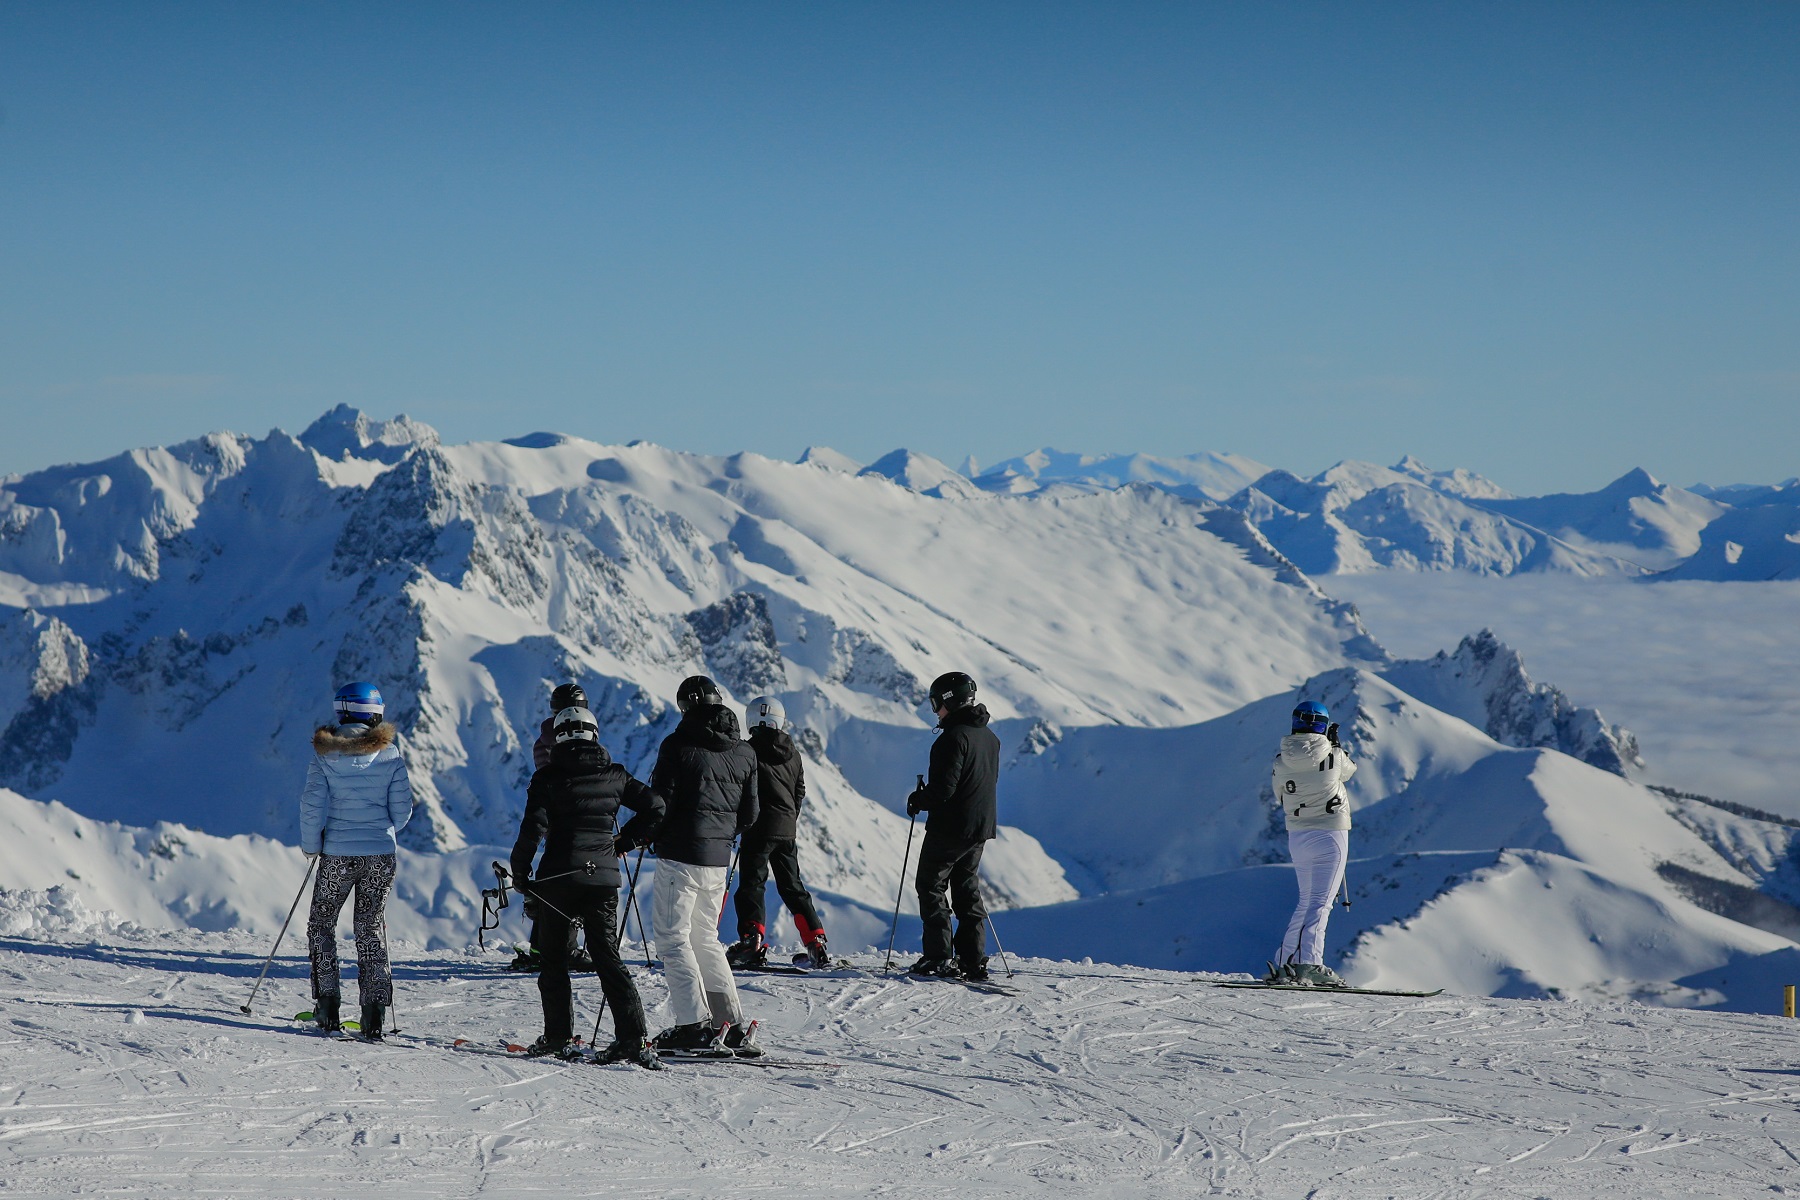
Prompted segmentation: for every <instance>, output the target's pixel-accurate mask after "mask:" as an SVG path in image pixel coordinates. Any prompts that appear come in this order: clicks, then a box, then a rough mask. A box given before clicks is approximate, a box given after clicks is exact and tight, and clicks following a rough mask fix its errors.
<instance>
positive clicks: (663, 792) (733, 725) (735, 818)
mask: <svg viewBox="0 0 1800 1200" xmlns="http://www.w3.org/2000/svg"><path fill="white" fill-rule="evenodd" d="M756 774H757V772H756V751H754V750H752V749H751V748H750V743H748V742H741V741H739V740H738V723H737V717H736V716H735V715H734V714H733V713H732V711H731V710H730V709H729V708H726V707H725V706H724V705H722V704H701V705H697V706H695V707H694V708H691V709H689V710H688V711H687V712H686V713H684V714H683V715H682V718H681V724H679V725H677V726H676V727H675V732H674V733H671V734H670V735H669V736H668V737H666V738H664V739H663V744H662V749H660V750H658V751H657V753H656V768H655V769H654V770H652V771H651V772H650V786H651V788H653V789H654V790H655V791H656V792H657V794H658V795H660V796H662V797H663V798H664V799H665V800H666V801H668V812H667V814H666V815H665V816H664V817H663V822H662V824H661V826H659V827H658V828H657V831H656V843H655V844H656V857H658V858H666V859H669V860H670V861H672V862H680V863H687V864H688V865H690V866H695V867H723V866H726V865H728V864H729V863H730V862H731V839H732V838H734V837H736V836H737V835H738V834H740V833H742V832H744V831H745V830H746V829H749V828H750V827H751V826H752V825H755V824H756V817H757V794H756Z"/></svg>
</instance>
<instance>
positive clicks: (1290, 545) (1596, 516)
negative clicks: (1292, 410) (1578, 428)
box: [801, 447, 1800, 579]
mask: <svg viewBox="0 0 1800 1200" xmlns="http://www.w3.org/2000/svg"><path fill="white" fill-rule="evenodd" d="M801 461H802V462H805V463H810V464H815V465H825V466H829V467H830V468H831V469H834V470H861V471H863V472H864V473H866V474H875V475H880V476H883V477H885V478H888V479H892V480H894V481H895V482H897V483H900V484H901V485H902V486H906V487H910V488H912V489H913V490H914V491H918V492H921V493H926V494H930V495H934V496H941V495H946V494H950V493H962V494H966V493H967V491H968V490H969V489H971V488H974V489H979V490H981V491H985V492H992V493H996V494H1000V495H1015V496H1016V495H1030V494H1037V493H1041V492H1045V491H1047V490H1048V491H1053V490H1054V489H1057V488H1062V489H1065V490H1072V491H1078V492H1094V491H1106V490H1114V489H1117V488H1121V487H1128V486H1131V485H1133V484H1147V485H1150V486H1152V487H1158V488H1162V489H1163V490H1165V491H1169V492H1172V493H1173V494H1175V495H1179V496H1186V497H1190V498H1194V499H1200V500H1210V501H1216V502H1221V503H1224V504H1228V505H1230V506H1231V507H1233V508H1236V509H1237V510H1238V511H1240V512H1242V513H1244V514H1245V515H1246V516H1248V517H1249V518H1250V519H1251V520H1252V521H1253V522H1254V523H1255V524H1256V525H1257V527H1258V528H1259V529H1260V530H1261V531H1262V533H1263V534H1264V536H1266V537H1267V538H1268V539H1269V541H1270V542H1271V544H1273V545H1274V546H1275V547H1276V548H1277V549H1278V550H1280V551H1281V553H1283V554H1284V555H1286V556H1287V557H1288V558H1289V559H1290V560H1292V561H1293V562H1294V563H1295V565H1296V566H1298V567H1299V568H1300V569H1301V570H1304V571H1306V572H1307V573H1309V574H1314V575H1329V574H1340V573H1357V572H1363V571H1378V570H1405V571H1469V572H1473V573H1476V574H1481V575H1511V574H1515V573H1519V572H1544V571H1549V572H1558V573H1566V574H1573V575H1583V576H1624V577H1639V576H1642V577H1648V578H1665V577H1666V578H1682V579H1696V578H1704V579H1781V578H1792V577H1794V575H1793V572H1795V571H1800V559H1796V558H1795V557H1794V556H1793V552H1792V550H1791V545H1792V543H1791V542H1790V541H1789V539H1788V536H1787V535H1788V534H1790V533H1793V532H1794V529H1793V528H1792V527H1789V526H1787V525H1786V524H1784V522H1785V521H1786V518H1784V517H1781V516H1780V515H1779V512H1777V513H1776V514H1773V515H1771V514H1769V513H1764V514H1763V515H1762V516H1760V517H1754V518H1735V519H1734V520H1733V521H1732V522H1731V523H1729V524H1728V525H1727V526H1725V527H1721V528H1720V529H1718V530H1715V532H1714V536H1713V537H1712V538H1711V539H1707V538H1706V537H1705V536H1704V531H1705V530H1707V529H1708V528H1709V527H1711V526H1712V525H1713V524H1714V523H1715V522H1718V521H1719V520H1720V519H1721V518H1723V517H1725V516H1726V515H1727V514H1729V513H1733V512H1738V511H1742V510H1744V509H1747V508H1759V507H1761V508H1766V507H1770V506H1774V507H1775V508H1776V509H1778V510H1785V509H1787V508H1790V507H1795V506H1797V505H1800V501H1796V499H1795V497H1797V496H1800V484H1796V482H1795V481H1793V480H1790V481H1788V482H1787V483H1784V484H1779V485H1773V486H1769V487H1762V486H1753V485H1734V486H1732V487H1728V488H1713V487H1708V486H1706V485H1703V484H1699V485H1696V486H1695V487H1694V488H1692V489H1686V488H1679V487H1674V486H1672V485H1669V484H1665V483H1662V482H1661V481H1659V480H1658V479H1656V478H1655V477H1654V476H1652V475H1651V474H1650V473H1649V472H1648V471H1645V470H1643V469H1642V468H1634V469H1632V470H1630V471H1627V472H1626V473H1625V474H1624V475H1622V476H1620V477H1619V478H1618V479H1616V480H1614V481H1613V482H1612V483H1610V484H1608V485H1607V486H1605V487H1604V488H1601V489H1600V490H1598V491H1595V492H1581V493H1558V494H1555V495H1547V496H1515V495H1513V494H1512V493H1511V492H1508V491H1507V490H1506V489H1504V488H1502V487H1500V486H1499V485H1498V484H1496V483H1494V482H1493V481H1491V480H1488V479H1485V478H1483V477H1482V476H1480V475H1477V474H1475V473H1474V472H1472V471H1468V470H1465V469H1462V468H1456V469H1453V470H1448V471H1437V470H1433V469H1432V468H1430V467H1427V466H1426V465H1425V464H1424V463H1422V462H1420V461H1419V460H1418V459H1416V458H1414V457H1412V456H1411V455H1407V456H1405V457H1404V458H1402V459H1401V460H1400V461H1399V462H1398V463H1396V464H1395V465H1394V466H1392V467H1381V466H1377V465H1376V464H1374V463H1367V462H1357V461H1354V460H1346V461H1344V462H1340V463H1337V464H1336V465H1334V466H1332V467H1329V468H1327V469H1326V470H1324V471H1322V472H1320V473H1319V474H1317V475H1314V476H1310V477H1302V476H1298V475H1295V474H1293V473H1292V472H1289V471H1285V470H1281V469H1272V468H1269V467H1266V466H1264V465H1263V464H1261V463H1258V462H1256V461H1254V460H1252V459H1248V458H1245V457H1243V456H1242V455H1235V454H1218V453H1211V452H1203V453H1199V454H1191V455H1186V456H1181V457H1169V456H1158V455H1148V454H1101V455H1094V454H1082V453H1072V452H1068V451H1062V450H1054V449H1050V448H1048V447H1046V448H1043V449H1039V450H1034V451H1031V452H1030V453H1028V454H1023V455H1019V456H1017V457H1015V458H1009V459H1006V460H1004V461H1002V462H999V463H996V464H994V465H993V466H991V467H989V468H987V469H986V470H985V471H982V472H980V473H978V474H974V475H973V476H969V475H965V474H964V473H960V472H957V471H954V470H952V469H951V468H950V467H949V466H947V465H945V464H944V463H942V462H939V461H938V460H936V459H933V458H930V457H929V456H926V455H921V454H917V453H915V452H913V451H910V450H895V451H892V452H890V453H889V454H887V455H885V456H884V457H883V458H881V459H879V460H878V461H877V462H876V463H874V464H872V465H870V466H869V467H866V468H863V467H860V466H858V465H857V464H855V463H854V462H853V461H852V460H850V459H848V458H846V457H845V456H843V455H839V454H837V452H836V451H832V450H829V449H826V448H821V447H814V448H811V449H809V450H808V451H807V452H806V454H805V455H803V456H802V457H801ZM971 465H972V464H971ZM1734 532H1735V535H1736V536H1735V537H1734V536H1733V534H1734ZM1728 545H1729V546H1730V547H1733V548H1729V549H1728V548H1727V546H1728ZM1784 547H1788V548H1784ZM1746 548H1747V549H1746ZM1703 550H1704V551H1705V552H1704V553H1703V552H1702V551H1703ZM1746 552H1747V553H1748V559H1747V560H1746V559H1745V554H1746ZM1740 564H1741V565H1740ZM1677 568H1681V570H1680V571H1679V572H1677Z"/></svg>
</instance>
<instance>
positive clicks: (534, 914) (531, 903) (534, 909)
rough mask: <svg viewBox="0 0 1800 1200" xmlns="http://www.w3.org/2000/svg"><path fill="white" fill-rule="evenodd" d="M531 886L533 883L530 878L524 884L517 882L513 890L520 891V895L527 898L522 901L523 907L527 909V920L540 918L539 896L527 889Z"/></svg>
mask: <svg viewBox="0 0 1800 1200" xmlns="http://www.w3.org/2000/svg"><path fill="white" fill-rule="evenodd" d="M530 886H531V883H530V881H529V880H528V881H526V883H525V884H523V885H520V884H516V883H515V884H514V885H513V891H515V892H517V893H519V895H521V896H523V897H525V899H524V900H523V901H521V902H520V903H521V905H522V907H523V908H524V909H525V919H526V920H527V921H535V920H537V919H538V903H537V898H536V897H535V896H533V895H532V894H531V893H530V892H528V891H526V890H525V889H526V888H528V887H530Z"/></svg>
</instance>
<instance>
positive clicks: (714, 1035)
mask: <svg viewBox="0 0 1800 1200" xmlns="http://www.w3.org/2000/svg"><path fill="white" fill-rule="evenodd" d="M718 1040H719V1031H718V1030H716V1029H714V1028H713V1027H712V1026H711V1025H708V1024H707V1023H706V1022H705V1021H695V1022H693V1023H691V1024H688V1025H676V1026H673V1027H672V1028H669V1029H665V1030H663V1031H662V1032H661V1033H659V1034H657V1035H656V1051H657V1053H658V1054H661V1053H664V1052H665V1051H673V1052H674V1053H677V1054H707V1053H710V1052H712V1051H715V1050H717V1049H718Z"/></svg>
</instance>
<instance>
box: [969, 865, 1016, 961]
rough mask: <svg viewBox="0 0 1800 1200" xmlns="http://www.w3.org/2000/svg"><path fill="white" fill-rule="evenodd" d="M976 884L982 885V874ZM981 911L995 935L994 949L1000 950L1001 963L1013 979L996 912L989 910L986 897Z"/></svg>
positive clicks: (989, 928)
mask: <svg viewBox="0 0 1800 1200" xmlns="http://www.w3.org/2000/svg"><path fill="white" fill-rule="evenodd" d="M975 886H976V887H977V888H979V887H980V886H981V878H980V876H977V877H976V879H975ZM981 912H982V915H983V916H985V917H986V918H987V926H988V932H989V933H991V934H993V935H994V949H996V950H998V951H999V952H1000V965H1001V966H1003V967H1005V968H1006V977H1007V978H1008V979H1011V978H1012V973H1013V969H1012V963H1010V962H1008V961H1007V960H1006V947H1005V946H1002V945H1001V944H1000V931H999V930H998V929H995V928H994V914H993V913H991V912H988V911H987V901H986V900H985V899H983V900H982V902H981Z"/></svg>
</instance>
